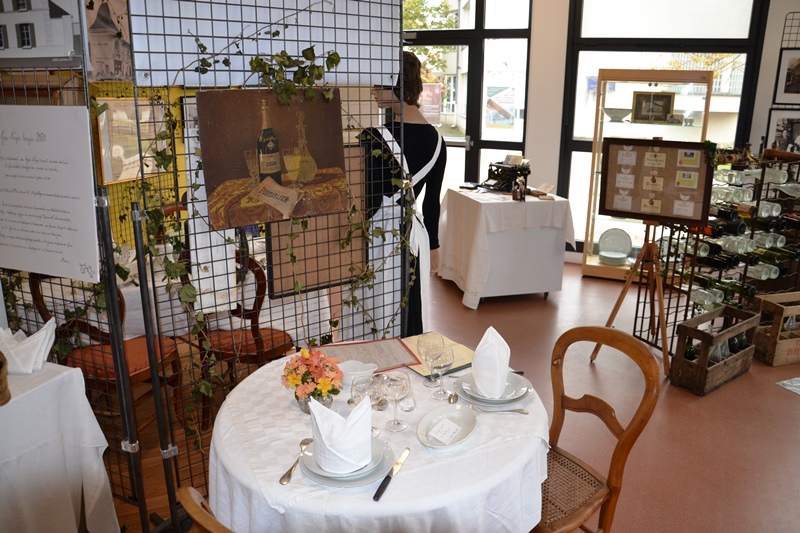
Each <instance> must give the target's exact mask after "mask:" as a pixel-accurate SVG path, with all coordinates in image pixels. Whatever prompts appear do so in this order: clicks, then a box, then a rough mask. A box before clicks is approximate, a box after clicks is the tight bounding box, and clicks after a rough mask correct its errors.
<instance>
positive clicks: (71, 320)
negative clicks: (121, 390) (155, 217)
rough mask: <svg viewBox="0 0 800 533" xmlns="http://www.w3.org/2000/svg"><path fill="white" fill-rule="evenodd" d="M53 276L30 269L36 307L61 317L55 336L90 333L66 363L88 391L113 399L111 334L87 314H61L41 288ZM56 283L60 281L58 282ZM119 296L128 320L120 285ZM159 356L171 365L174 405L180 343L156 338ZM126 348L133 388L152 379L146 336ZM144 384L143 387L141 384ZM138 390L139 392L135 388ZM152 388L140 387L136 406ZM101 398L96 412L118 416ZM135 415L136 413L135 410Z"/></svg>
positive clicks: (46, 315)
mask: <svg viewBox="0 0 800 533" xmlns="http://www.w3.org/2000/svg"><path fill="white" fill-rule="evenodd" d="M48 278H51V276H47V275H42V274H36V273H33V272H32V273H30V288H31V296H32V297H33V303H34V307H35V308H36V311H37V312H38V314H39V316H40V317H41V318H42V320H43V321H44V322H47V321H48V320H50V318H51V317H52V316H54V315H55V316H56V320H57V321H60V323H59V325H58V327H57V329H56V339H57V340H62V341H64V340H66V341H69V342H70V343H73V344H74V340H75V338H76V336H84V337H88V339H89V341H90V342H89V343H88V344H86V345H84V346H79V347H77V348H75V349H73V350H72V351H71V352H70V353H69V354H67V355H66V357H65V358H64V363H65V364H66V365H67V366H71V367H75V368H80V369H81V370H82V371H83V375H84V377H85V379H86V385H87V392H89V394H90V398H91V396H92V393H101V394H103V395H104V396H105V401H106V402H111V401H112V398H113V397H115V395H116V375H115V370H114V360H113V355H112V350H111V335H110V334H109V333H108V331H103V330H102V329H101V328H100V327H99V326H100V321H99V319H98V321H97V322H94V321H90V320H89V319H88V318H87V317H86V316H85V315H84V314H80V315H81V316H68V317H64V316H62V315H61V314H58V313H55V311H54V309H53V307H54V304H55V302H54V301H53V300H51V299H49V298H46V297H45V296H44V292H43V291H42V284H43V283H47V281H46V280H47V279H48ZM54 283H58V282H55V281H54ZM117 296H118V298H119V306H120V317H121V319H122V322H123V323H124V322H125V298H124V297H123V295H122V292H121V291H120V290H119V289H117ZM155 341H156V342H155V347H156V352H157V353H156V358H157V360H158V362H159V365H161V366H162V367H163V368H169V369H170V371H171V375H170V376H169V378H168V379H167V384H168V385H169V386H170V387H172V389H173V398H172V403H173V405H174V406H177V405H179V403H180V402H179V397H180V394H181V381H182V372H181V363H180V358H179V355H178V348H177V344H176V343H175V341H174V340H172V339H165V340H164V341H163V342H162V341H161V339H159V338H156V339H155ZM162 344H163V346H164V347H169V348H168V349H167V350H165V351H164V352H163V353H162V351H161V350H162ZM123 345H124V349H125V360H126V362H127V367H128V378H129V381H130V385H131V389H132V392H133V387H134V386H136V385H139V384H142V383H145V382H148V381H149V380H150V361H149V357H148V353H147V339H146V337H145V336H140V337H134V338H132V339H129V340H126V341H124V342H123ZM140 388H141V387H140ZM133 393H134V394H136V392H133ZM152 393H153V391H152V388H151V387H146V388H145V391H144V392H142V391H138V396H136V397H135V398H133V402H134V406H135V407H138V406H139V405H141V404H142V403H143V402H145V401H146V400H147V399H148V398H152ZM99 403H100V402H97V401H92V404H93V407H94V408H95V413H96V414H98V415H100V416H103V415H107V416H115V414H114V413H115V410H114V409H113V408H111V406H110V405H108V410H107V411H105V412H98V408H99V407H100V406H99V405H98V404H99ZM148 411H151V412H149V413H148V415H147V417H146V418H144V419H142V420H139V419H138V418H137V422H136V428H137V430H138V431H141V430H142V429H143V428H144V427H145V426H147V425H148V424H150V423H152V422H154V421H155V419H156V413H155V411H154V410H148ZM134 415H135V413H134Z"/></svg>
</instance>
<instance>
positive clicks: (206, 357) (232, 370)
mask: <svg viewBox="0 0 800 533" xmlns="http://www.w3.org/2000/svg"><path fill="white" fill-rule="evenodd" d="M181 260H182V261H185V262H186V263H187V264H189V252H188V250H184V252H183V253H182V254H181ZM236 264H237V266H238V267H239V268H242V269H243V270H242V274H244V275H246V274H247V273H250V274H252V276H253V279H254V283H255V291H254V295H253V298H252V301H250V300H249V299H248V300H247V302H244V303H247V304H249V305H247V306H245V305H243V303H238V304H237V305H236V308H235V309H233V310H232V311H230V316H231V317H232V318H233V319H235V320H237V321H241V322H242V323H243V324H244V327H239V328H235V327H234V328H231V329H223V328H220V327H210V326H209V325H208V322H209V321H210V320H209V318H212V317H209V316H208V315H206V320H205V324H204V326H203V327H202V328H200V330H199V332H197V334H196V335H193V337H192V338H191V339H184V340H187V341H189V342H191V343H192V345H193V346H194V347H195V348H197V349H198V351H199V353H200V355H201V357H202V360H203V363H202V364H201V365H200V375H201V378H202V379H203V380H204V381H208V382H211V383H213V382H214V381H215V380H213V379H212V376H211V368H210V367H211V363H210V361H212V356H213V361H215V363H221V364H223V365H224V367H225V369H224V370H223V377H224V375H227V376H228V377H229V381H230V386H231V388H233V387H235V386H236V385H237V383H238V382H239V373H238V365H239V364H244V365H246V366H249V365H256V366H258V367H260V366H262V365H264V364H265V363H268V362H269V361H272V360H274V359H278V358H280V357H282V356H283V355H285V354H287V353H289V352H290V351H291V350H293V348H294V343H293V341H292V337H291V336H290V335H289V334H288V333H286V332H285V331H281V330H278V329H273V328H268V327H262V326H261V324H260V319H259V315H260V313H261V308H262V307H263V305H264V301H265V300H266V299H267V276H266V274H265V273H264V269H263V268H261V265H259V263H258V262H257V261H256V260H255V259H253V258H252V257H250V256H249V255H247V254H237V255H236ZM188 270H189V269H188V268H187V271H188ZM245 279H246V277H245ZM181 282H182V283H189V282H190V279H189V275H188V274H186V275H184V276H182V278H181ZM240 288H241V289H242V290H244V284H242V287H240ZM188 307H189V310H190V312H192V313H194V306H193V305H192V304H188ZM226 318H227V317H226ZM216 320H217V323H219V322H220V321H222V320H225V318H221V317H216ZM193 322H194V321H193V320H190V323H193ZM200 403H201V428H202V429H203V430H206V429H208V428H209V427H210V425H211V398H209V396H207V395H205V394H203V395H201V400H200Z"/></svg>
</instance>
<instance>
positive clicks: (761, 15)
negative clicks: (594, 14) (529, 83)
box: [557, 0, 769, 252]
mask: <svg viewBox="0 0 800 533" xmlns="http://www.w3.org/2000/svg"><path fill="white" fill-rule="evenodd" d="M582 13H583V0H570V6H569V26H568V29H567V57H566V69H565V74H564V98H563V108H562V121H561V124H562V125H561V148H560V153H559V161H558V188H557V194H558V195H559V196H562V197H564V198H568V197H569V188H570V178H571V171H572V168H571V167H572V155H573V153H575V152H587V153H591V151H592V141H591V140H580V139H574V138H573V136H572V132H573V125H574V122H575V115H574V113H575V98H576V89H577V83H578V79H577V78H578V60H579V58H580V54H581V52H656V51H657V52H674V53H681V52H687V51H690V52H692V53H739V54H746V57H747V61H746V65H745V70H744V79H743V81H742V95H741V99H740V105H739V114H738V120H737V126H736V134H735V138H734V142H735V146H738V147H743V146H744V145H745V143H747V142H748V141H749V138H750V129H751V125H752V121H753V107H754V105H755V97H756V87H757V84H758V71H759V67H760V65H761V55H762V49H763V45H764V34H765V32H766V25H767V16H768V14H769V0H753V8H752V15H751V18H750V30H749V33H748V37H747V38H746V39H638V38H637V39H633V38H623V39H615V38H584V37H581V26H582ZM583 244H584V243H583V241H582V240H578V241H577V251H579V252H582V251H583Z"/></svg>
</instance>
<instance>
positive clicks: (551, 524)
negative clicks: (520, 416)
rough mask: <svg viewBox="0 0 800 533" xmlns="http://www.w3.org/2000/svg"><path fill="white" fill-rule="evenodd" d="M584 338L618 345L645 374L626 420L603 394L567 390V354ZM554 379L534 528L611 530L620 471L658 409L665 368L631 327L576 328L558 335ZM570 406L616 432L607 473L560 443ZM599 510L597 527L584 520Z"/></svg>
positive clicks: (537, 530)
mask: <svg viewBox="0 0 800 533" xmlns="http://www.w3.org/2000/svg"><path fill="white" fill-rule="evenodd" d="M581 341H586V342H589V343H592V344H598V343H599V344H601V345H604V346H608V347H611V348H614V349H616V350H618V351H620V352H622V353H623V354H625V355H627V356H628V357H630V358H631V359H632V360H633V361H634V362H635V363H636V364H637V365H638V367H639V369H640V370H641V371H642V374H643V375H644V392H643V394H642V399H641V400H640V402H639V405H638V407H637V409H636V412H635V413H634V415H633V417H632V418H631V419H630V421H629V422H628V424H627V425H622V423H620V421H619V420H618V419H617V417H616V414H615V411H614V409H613V408H612V407H611V406H610V405H609V404H608V403H607V402H606V401H604V400H602V399H600V398H598V397H596V396H592V395H583V396H582V397H581V398H577V399H576V398H573V397H570V396H567V394H566V393H565V392H564V358H565V356H566V353H567V349H568V348H569V347H570V346H572V345H573V344H575V343H577V342H581ZM550 372H551V377H552V382H553V399H554V405H553V422H552V424H551V426H550V446H551V448H550V451H549V453H548V454H547V480H545V482H544V483H543V484H542V520H541V522H540V523H539V524H538V525H537V526H536V527H535V528H534V529H533V532H532V533H545V532H547V533H554V532H567V531H575V530H577V529H581V530H582V531H587V532H589V531H593V532H595V533H601V532H602V533H609V532H610V531H611V524H612V522H613V520H614V512H615V510H616V506H617V500H618V499H619V494H620V490H621V488H622V476H623V472H624V469H625V463H626V461H627V460H628V455H629V454H630V451H631V448H632V447H633V445H634V443H635V442H636V440H637V439H638V438H639V435H640V434H641V433H642V430H644V428H645V426H646V425H647V422H648V421H649V420H650V416H651V415H652V414H653V409H655V406H656V401H657V400H658V394H659V390H660V379H661V372H660V369H659V364H658V361H657V359H656V357H655V356H654V355H653V354H652V353H651V352H650V350H649V349H648V348H647V346H645V345H644V343H642V342H641V341H639V340H637V339H636V338H634V337H633V336H632V335H629V334H628V333H625V332H622V331H619V330H616V329H611V328H607V327H599V326H586V327H577V328H573V329H571V330H569V331H567V332H566V333H564V334H563V335H561V337H559V339H558V341H557V342H556V345H555V348H554V349H553V357H552V364H551V367H550ZM566 411H575V412H581V413H591V414H593V415H595V416H597V417H598V418H600V419H601V420H602V421H603V422H604V423H605V425H606V427H607V428H608V429H609V430H610V431H611V433H612V434H613V435H614V437H616V439H617V443H616V445H615V447H614V452H613V454H612V456H611V462H610V465H609V469H608V474H607V477H604V476H603V475H601V474H599V473H598V472H597V471H595V470H594V469H592V468H591V467H590V466H589V465H588V464H586V463H585V462H583V461H581V460H580V459H578V458H577V457H576V456H574V455H572V454H570V453H568V452H566V451H564V450H563V449H561V448H559V446H558V441H559V437H560V435H561V430H562V428H563V425H564V418H565V414H566ZM598 510H599V511H600V516H599V523H598V525H599V528H598V529H596V530H593V529H589V528H588V527H587V526H586V525H585V522H586V521H587V520H589V518H591V517H592V516H594V514H595V513H596V512H597V511H598Z"/></svg>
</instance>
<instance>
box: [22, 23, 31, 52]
mask: <svg viewBox="0 0 800 533" xmlns="http://www.w3.org/2000/svg"><path fill="white" fill-rule="evenodd" d="M19 47H20V48H32V47H33V27H32V25H31V24H20V25H19Z"/></svg>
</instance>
